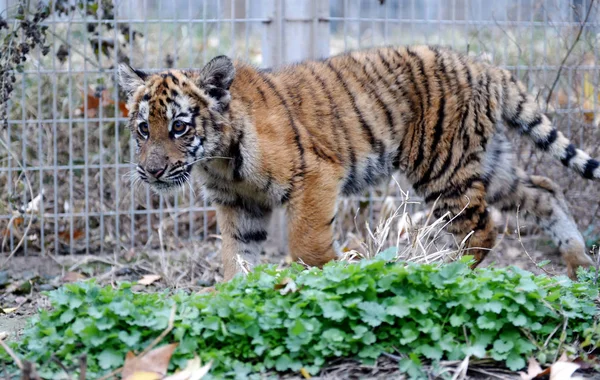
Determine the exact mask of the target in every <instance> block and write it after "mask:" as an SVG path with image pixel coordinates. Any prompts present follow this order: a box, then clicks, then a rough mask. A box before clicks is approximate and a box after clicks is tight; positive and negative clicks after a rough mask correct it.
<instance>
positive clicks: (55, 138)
mask: <svg viewBox="0 0 600 380" xmlns="http://www.w3.org/2000/svg"><path fill="white" fill-rule="evenodd" d="M53 7H54V9H53V11H52V27H51V29H52V34H53V35H56V3H54V4H53ZM52 71H56V55H52ZM57 86H58V85H57V76H56V75H53V76H52V115H53V117H56V115H58V111H57V107H56V98H57V97H58V95H57V92H58V88H57ZM52 143H53V146H52V148H53V149H52V156H53V162H54V168H53V175H54V178H53V179H54V182H53V184H52V185H53V190H54V191H53V193H54V194H53V195H54V197H53V198H54V254H57V253H58V248H59V241H58V169H57V166H58V149H57V145H58V131H57V125H56V120H53V121H52ZM9 157H10V156H9Z"/></svg>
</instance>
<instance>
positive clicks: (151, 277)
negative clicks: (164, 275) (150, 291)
mask: <svg viewBox="0 0 600 380" xmlns="http://www.w3.org/2000/svg"><path fill="white" fill-rule="evenodd" d="M160 278H161V277H160V276H159V275H157V274H146V275H144V276H142V278H141V279H140V280H139V281H138V282H137V283H138V284H140V285H150V284H152V283H153V282H156V281H158V280H160Z"/></svg>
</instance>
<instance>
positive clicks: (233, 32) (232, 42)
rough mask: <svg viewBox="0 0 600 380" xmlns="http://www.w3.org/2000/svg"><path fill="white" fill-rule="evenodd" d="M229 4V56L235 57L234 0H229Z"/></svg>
mask: <svg viewBox="0 0 600 380" xmlns="http://www.w3.org/2000/svg"><path fill="white" fill-rule="evenodd" d="M230 5H231V12H230V13H231V20H230V23H231V47H230V49H231V53H230V55H229V56H230V57H232V58H233V57H235V45H236V44H235V3H234V0H230Z"/></svg>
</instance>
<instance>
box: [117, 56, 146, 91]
mask: <svg viewBox="0 0 600 380" xmlns="http://www.w3.org/2000/svg"><path fill="white" fill-rule="evenodd" d="M147 77H148V74H146V73H145V72H143V71H140V70H135V69H133V68H132V67H131V66H129V65H128V64H126V63H120V64H119V85H120V86H121V88H122V89H123V91H125V92H126V93H127V94H128V95H131V94H133V93H134V92H135V90H137V89H138V88H140V87H141V86H143V85H144V81H145V80H146V78H147Z"/></svg>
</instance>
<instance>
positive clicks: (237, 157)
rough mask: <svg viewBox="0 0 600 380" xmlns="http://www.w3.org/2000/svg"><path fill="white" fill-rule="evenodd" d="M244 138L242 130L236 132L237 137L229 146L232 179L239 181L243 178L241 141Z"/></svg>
mask: <svg viewBox="0 0 600 380" xmlns="http://www.w3.org/2000/svg"><path fill="white" fill-rule="evenodd" d="M243 139H244V131H243V130H240V131H239V132H238V136H237V139H236V140H235V141H234V142H233V144H231V146H230V148H229V154H228V157H231V158H233V160H232V162H233V180H234V181H238V182H239V181H241V180H242V179H243V176H242V169H243V166H244V156H243V155H242V147H241V145H242V141H243Z"/></svg>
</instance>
